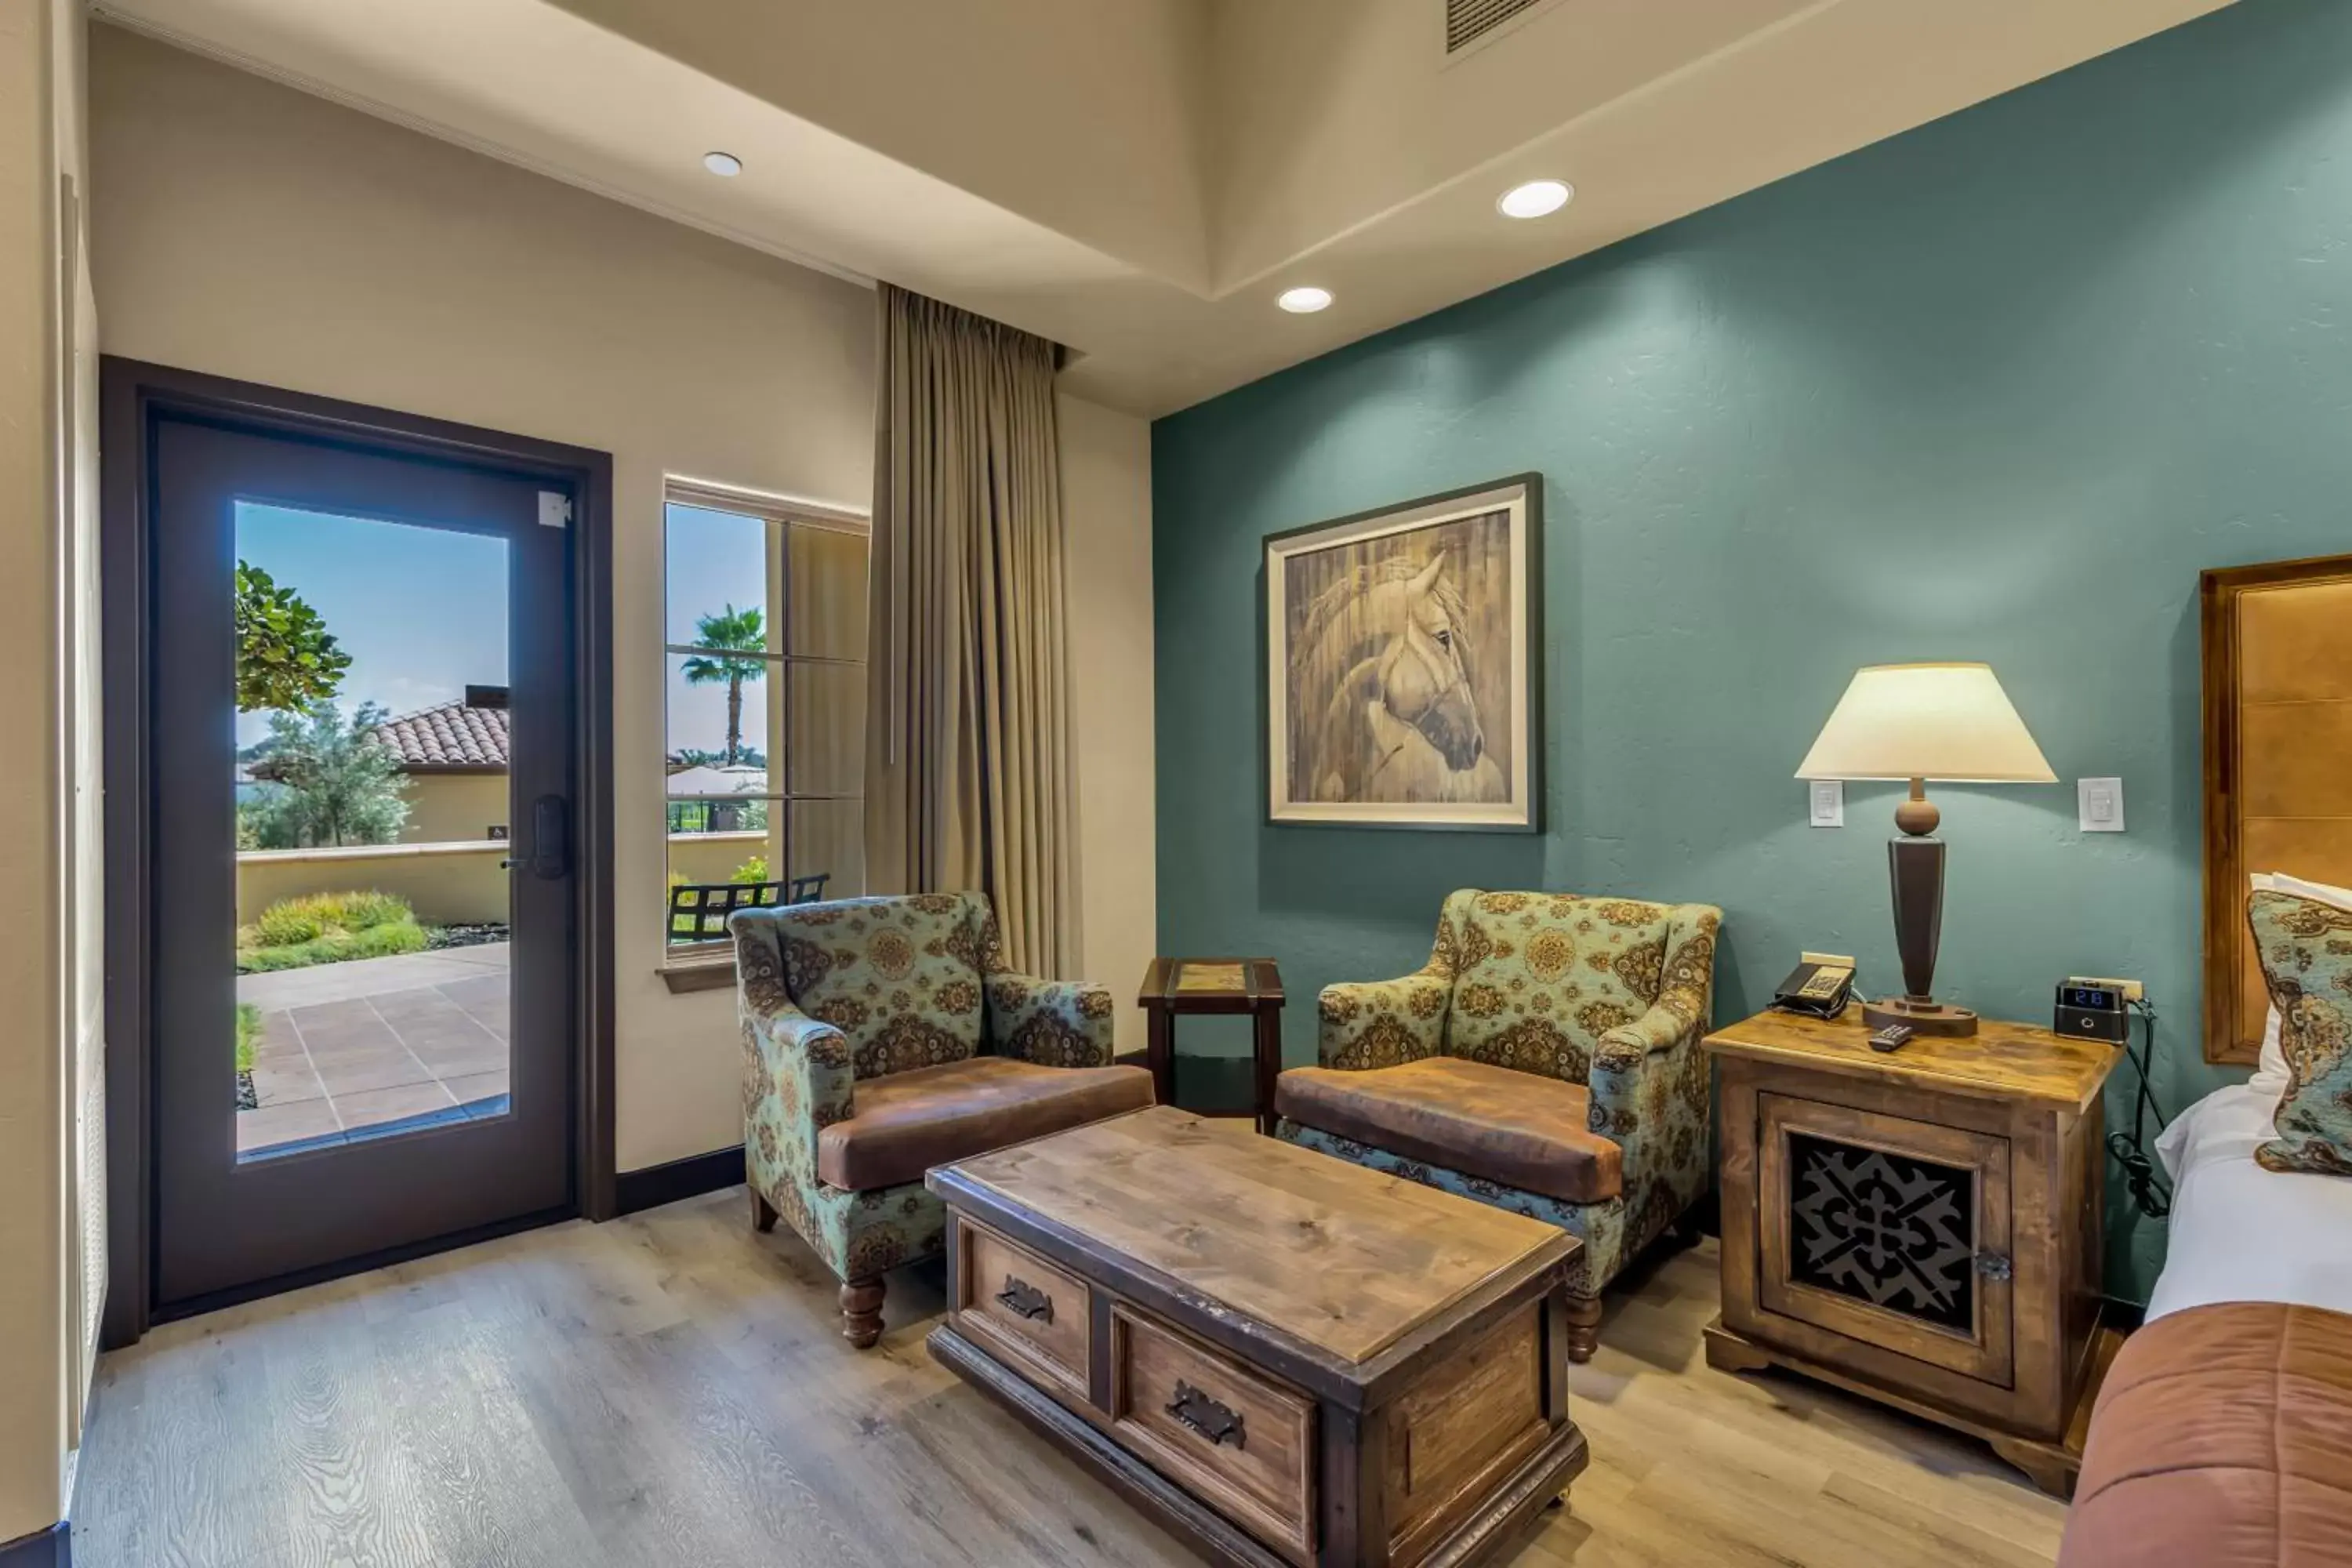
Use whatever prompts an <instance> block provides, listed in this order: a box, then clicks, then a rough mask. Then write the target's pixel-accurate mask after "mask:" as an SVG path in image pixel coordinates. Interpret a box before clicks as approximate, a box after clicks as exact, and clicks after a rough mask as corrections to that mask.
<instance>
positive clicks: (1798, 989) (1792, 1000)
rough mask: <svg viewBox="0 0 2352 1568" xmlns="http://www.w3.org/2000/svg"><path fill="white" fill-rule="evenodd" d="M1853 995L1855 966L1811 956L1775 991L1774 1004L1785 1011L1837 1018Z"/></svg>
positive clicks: (1792, 971)
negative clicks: (1819, 959) (1821, 960)
mask: <svg viewBox="0 0 2352 1568" xmlns="http://www.w3.org/2000/svg"><path fill="white" fill-rule="evenodd" d="M1852 999H1853V964H1851V963H1817V962H1815V961H1814V960H1812V959H1811V958H1808V959H1807V960H1806V961H1805V962H1804V963H1800V964H1798V965H1797V967H1796V968H1795V969H1793V970H1791V971H1790V972H1789V978H1788V979H1786V980H1783V981H1782V982H1780V988H1779V989H1778V990H1776V991H1774V992H1773V993H1772V1005H1773V1006H1775V1007H1778V1008H1779V1009H1780V1011H1781V1012H1783V1013H1802V1014H1804V1015H1806V1016H1808V1017H1813V1018H1834V1017H1836V1016H1839V1015H1840V1014H1842V1013H1843V1012H1844V1011H1845V1005H1846V1003H1847V1002H1849V1001H1851V1000H1852Z"/></svg>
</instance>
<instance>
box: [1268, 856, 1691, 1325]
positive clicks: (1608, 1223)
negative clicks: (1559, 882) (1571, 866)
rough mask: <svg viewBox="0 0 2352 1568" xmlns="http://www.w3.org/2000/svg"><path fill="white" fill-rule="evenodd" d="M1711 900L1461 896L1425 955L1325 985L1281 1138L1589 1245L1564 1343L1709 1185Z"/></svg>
mask: <svg viewBox="0 0 2352 1568" xmlns="http://www.w3.org/2000/svg"><path fill="white" fill-rule="evenodd" d="M1722 919H1723V917H1722V913H1721V911H1720V910H1716V909H1713V908H1711V907H1709V906H1707V905H1705V904H1649V903H1641V902H1637V901H1636V900H1632V899H1587V898H1578V897H1574V896H1572V895H1570V894H1564V893H1486V892H1479V891H1477V890H1475V889H1465V891H1462V892H1458V893H1455V894H1454V895H1453V896H1452V897H1450V898H1448V899H1447V900H1445V908H1444V912H1443V913H1441V914H1440V915H1439V916H1438V920H1437V942H1436V945H1435V947H1434V949H1433V951H1432V952H1431V953H1430V955H1429V963H1428V965H1427V966H1426V967H1424V968H1423V969H1422V970H1421V971H1420V972H1419V973H1414V974H1409V975H1407V976H1405V977H1404V978H1403V979H1402V980H1389V981H1381V982H1377V983H1374V984H1343V985H1330V986H1326V987H1325V988H1324V991H1323V996H1322V1017H1321V1023H1322V1029H1321V1036H1320V1039H1319V1042H1318V1046H1319V1049H1318V1055H1319V1056H1320V1058H1321V1066H1319V1067H1314V1068H1295V1069H1293V1070H1292V1071H1289V1072H1286V1073H1284V1074H1283V1075H1282V1077H1281V1079H1279V1080H1278V1081H1277V1083H1276V1090H1275V1105H1276V1110H1279V1111H1280V1113H1281V1118H1282V1120H1281V1121H1280V1122H1279V1123H1278V1124H1277V1129H1276V1131H1277V1135H1278V1136H1280V1137H1283V1138H1286V1139H1288V1140H1290V1141H1291V1142H1295V1143H1300V1144H1304V1145H1305V1146H1306V1147H1307V1148H1310V1149H1318V1150H1321V1151H1322V1152H1325V1153H1327V1154H1336V1155H1338V1156H1339V1158H1340V1159H1343V1160H1348V1161H1352V1162H1353V1163H1357V1164H1359V1165H1367V1166H1370V1168H1371V1169H1373V1170H1376V1171H1385V1172H1389V1173H1393V1174H1396V1175H1401V1176H1407V1177H1410V1178H1412V1180H1414V1181H1417V1182H1423V1183H1425V1184H1428V1185H1430V1186H1433V1187H1439V1188H1443V1189H1444V1190H1445V1191H1448V1192H1453V1193H1458V1194H1462V1195H1464V1196H1465V1197H1470V1198H1475V1199H1477V1200H1478V1201H1479V1202H1481V1203H1486V1204H1492V1205H1495V1206H1496V1207H1497V1208H1505V1209H1510V1210H1513V1211H1516V1212H1517V1213H1519V1214H1524V1215H1532V1216H1533V1217H1535V1218H1537V1219H1540V1220H1545V1221H1548V1222H1549V1223H1550V1224H1553V1225H1556V1226H1559V1227H1561V1228H1562V1229H1563V1230H1567V1231H1569V1232H1570V1233H1571V1234H1573V1235H1575V1236H1576V1237H1579V1238H1580V1239H1581V1240H1582V1241H1583V1243H1584V1250H1583V1252H1582V1254H1581V1256H1580V1258H1579V1259H1578V1261H1577V1263H1576V1265H1575V1272H1574V1274H1573V1276H1572V1277H1571V1279H1570V1282H1569V1290H1570V1311H1569V1320H1570V1333H1569V1351H1570V1355H1571V1356H1572V1357H1573V1358H1574V1359H1576V1360H1578V1361H1583V1360H1585V1359H1587V1358H1588V1357H1590V1356H1591V1353H1592V1350H1593V1342H1594V1338H1595V1335H1596V1333H1597V1331H1598V1330H1599V1327H1600V1323H1601V1302H1600V1294H1601V1287H1602V1286H1604V1285H1606V1284H1608V1283H1609V1281H1610V1280H1611V1279H1613V1278H1615V1277H1616V1275H1617V1273H1618V1271H1619V1270H1620V1269H1622V1268H1623V1267H1624V1266H1625V1264H1626V1262H1627V1261H1628V1260H1630V1259H1631V1258H1633V1256H1634V1255H1635V1254H1636V1253H1638V1252H1639V1251H1641V1249H1642V1248H1643V1247H1645V1246H1647V1245H1648V1244H1649V1243H1650V1242H1651V1241H1652V1240H1654V1239H1655V1238H1656V1237H1657V1236H1658V1235H1659V1233H1660V1232H1662V1231H1664V1230H1665V1229H1666V1228H1667V1227H1668V1226H1674V1225H1676V1224H1677V1223H1678V1222H1680V1221H1681V1220H1682V1218H1683V1215H1684V1211H1685V1209H1687V1208H1688V1207H1689V1206H1690V1205H1691V1204H1692V1203H1694V1202H1695V1201H1696V1199H1697V1198H1698V1197H1699V1195H1700V1194H1703V1193H1704V1192H1706V1186H1707V1116H1708V1103H1709V1095H1708V1088H1709V1080H1708V1075H1707V1064H1706V1054H1705V1053H1704V1052H1703V1051H1702V1050H1701V1049H1700V1048H1699V1038H1700V1037H1701V1036H1702V1035H1704V1034H1705V1033H1706V1027H1707V1023H1708V1019H1709V1015H1710V1013H1711V1011H1712V1008H1713V1004H1714V988H1715V936H1716V931H1717V927H1718V926H1719V925H1720V924H1721V923H1722Z"/></svg>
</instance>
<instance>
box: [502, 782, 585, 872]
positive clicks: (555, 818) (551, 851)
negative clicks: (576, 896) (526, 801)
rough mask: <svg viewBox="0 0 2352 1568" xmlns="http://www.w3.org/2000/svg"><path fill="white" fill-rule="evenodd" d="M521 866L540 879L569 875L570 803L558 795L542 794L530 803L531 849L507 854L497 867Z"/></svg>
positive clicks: (570, 848)
mask: <svg viewBox="0 0 2352 1568" xmlns="http://www.w3.org/2000/svg"><path fill="white" fill-rule="evenodd" d="M518 866H520V867H521V868H524V869H526V870H528V871H529V872H530V874H531V875H532V876H534V877H536V878H538V879H540V880H541V881H542V882H554V881H561V880H562V879H563V878H566V877H569V876H570V875H572V803H571V802H570V801H568V800H566V799H564V798H563V797H562V795H541V796H540V797H539V800H538V801H537V803H536V804H534V805H532V807H531V813H530V854H529V855H525V856H512V855H510V856H509V857H508V858H505V859H503V860H501V861H499V870H501V871H511V870H513V869H514V868H516V867H518Z"/></svg>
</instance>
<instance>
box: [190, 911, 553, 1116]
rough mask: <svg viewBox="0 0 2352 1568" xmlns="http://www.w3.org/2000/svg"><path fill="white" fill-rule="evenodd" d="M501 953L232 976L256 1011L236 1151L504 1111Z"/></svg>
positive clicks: (493, 945)
mask: <svg viewBox="0 0 2352 1568" xmlns="http://www.w3.org/2000/svg"><path fill="white" fill-rule="evenodd" d="M507 963H508V949H507V945H506V944H505V943H504V942H488V943H484V944H483V945H481V946H479V947H470V948H455V949H451V950H448V951H446V952H435V953H413V954H404V955H402V956H399V957H395V958H374V959H362V960H360V961H358V962H356V963H332V964H320V965H318V966H316V967H315V968H311V969H303V970H289V971H286V972H284V973H278V974H247V975H240V976H239V977H238V979H237V983H236V993H237V999H238V1000H239V1001H242V1002H250V1003H253V1004H255V1005H258V1006H260V1007H262V1008H263V1009H264V1012H263V1015H262V1021H261V1029H260V1032H259V1033H258V1034H257V1036H256V1037H255V1041H254V1071H253V1079H254V1091H255V1098H256V1099H257V1100H259V1101H260V1108H259V1109H258V1110H242V1111H239V1112H238V1113H237V1149H238V1152H239V1153H240V1154H241V1155H251V1154H253V1153H255V1152H290V1151H291V1150H294V1149H299V1148H315V1147H320V1146H325V1145H331V1144H334V1143H338V1142H359V1141H362V1140H363V1139H369V1138H378V1137H394V1136H398V1135H399V1134H401V1133H404V1132H407V1131H415V1129H417V1128H420V1127H427V1126H434V1125H437V1124H441V1123H444V1122H447V1121H463V1120H467V1119H471V1118H482V1117H491V1116H502V1115H505V1114H507V1112H508V1109H509V1105H510V1104H511V1103H512V1102H511V1100H510V1099H509V1094H508V1083H509V1049H508V1046H507V1019H508V1006H509V1004H508V994H509V984H508V974H507Z"/></svg>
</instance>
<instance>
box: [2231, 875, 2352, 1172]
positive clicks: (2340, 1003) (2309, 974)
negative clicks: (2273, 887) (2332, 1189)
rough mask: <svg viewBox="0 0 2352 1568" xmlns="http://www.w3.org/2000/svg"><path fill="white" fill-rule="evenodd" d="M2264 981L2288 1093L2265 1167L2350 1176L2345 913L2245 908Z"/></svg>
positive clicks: (2263, 901)
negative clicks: (2273, 1012) (2275, 1017)
mask: <svg viewBox="0 0 2352 1568" xmlns="http://www.w3.org/2000/svg"><path fill="white" fill-rule="evenodd" d="M2247 914H2248V918H2249V919H2251V920H2252V922H2253V928H2254V945H2255V946H2256V947H2257V948H2258V949H2259V950H2260V951H2261V953H2262V962H2263V980H2264V981H2265V982H2267V983H2268V984H2269V986H2270V993H2271V1002H2272V1004H2273V1005H2274V1006H2276V1007H2277V1008H2278V1011H2279V1021H2280V1027H2279V1045H2280V1047H2281V1049H2282V1050H2283V1051H2284V1054H2285V1057H2286V1067H2287V1089H2286V1093H2285V1095H2284V1098H2282V1099H2281V1100H2279V1108H2278V1118H2277V1120H2278V1137H2277V1138H2275V1139H2273V1141H2272V1142H2268V1143H2264V1144H2263V1145H2262V1146H2261V1147H2260V1148H2258V1149H2256V1150H2255V1151H2254V1159H2255V1160H2256V1161H2257V1162H2258V1163H2260V1164H2261V1165H2262V1166H2263V1169H2265V1170H2270V1171H2309V1172H2313V1173H2317V1174H2320V1175H2329V1176H2352V910H2340V909H2337V908H2336V907H2335V906H2334V905H2332V904H2325V903H2321V902H2320V901H2319V900H2316V899H2305V898H2297V897H2295V896H2294V895H2293V894H2291V893H2279V892H2258V893H2256V894H2254V895H2253V897H2252V900H2249V902H2248V904H2247Z"/></svg>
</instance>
